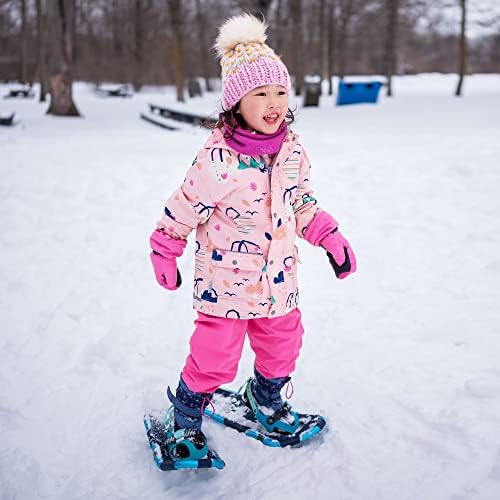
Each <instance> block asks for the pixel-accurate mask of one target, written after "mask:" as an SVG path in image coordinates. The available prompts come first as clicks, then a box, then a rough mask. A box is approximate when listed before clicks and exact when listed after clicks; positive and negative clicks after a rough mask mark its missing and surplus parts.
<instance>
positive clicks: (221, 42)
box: [214, 14, 267, 57]
mask: <svg viewBox="0 0 500 500" xmlns="http://www.w3.org/2000/svg"><path fill="white" fill-rule="evenodd" d="M266 30H267V24H266V23H265V22H264V21H261V20H260V19H257V18H256V17H255V16H252V15H250V14H242V15H240V16H233V17H230V18H229V19H228V20H227V21H225V22H224V24H223V25H222V26H221V27H220V28H219V36H218V37H217V39H216V41H215V45H214V48H215V50H216V51H217V55H218V56H219V57H223V56H225V55H226V54H227V53H228V52H231V50H233V49H234V48H235V47H236V46H237V45H238V44H240V43H243V44H246V43H252V42H254V43H264V42H265V41H266V40H267V36H266Z"/></svg>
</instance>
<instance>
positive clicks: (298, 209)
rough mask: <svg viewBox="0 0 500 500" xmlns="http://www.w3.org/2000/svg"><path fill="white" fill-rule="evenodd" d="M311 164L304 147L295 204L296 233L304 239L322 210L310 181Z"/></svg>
mask: <svg viewBox="0 0 500 500" xmlns="http://www.w3.org/2000/svg"><path fill="white" fill-rule="evenodd" d="M310 174H311V162H310V161H309V157H308V156H307V153H306V150H305V149H304V148H303V147H302V160H301V163H300V170H299V180H298V185H297V194H296V197H295V201H294V203H293V211H294V213H295V223H296V232H297V236H299V238H304V233H305V231H306V229H307V226H308V225H309V223H310V222H311V221H312V220H313V218H314V216H315V215H316V213H317V212H318V211H319V210H320V207H319V206H318V202H317V200H316V198H315V197H314V196H313V193H314V191H313V189H312V187H311V181H310Z"/></svg>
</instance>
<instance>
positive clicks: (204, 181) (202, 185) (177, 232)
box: [157, 149, 224, 239]
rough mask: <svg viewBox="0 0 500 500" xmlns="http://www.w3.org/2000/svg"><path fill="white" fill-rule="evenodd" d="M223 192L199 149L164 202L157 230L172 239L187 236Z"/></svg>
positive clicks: (207, 215)
mask: <svg viewBox="0 0 500 500" xmlns="http://www.w3.org/2000/svg"><path fill="white" fill-rule="evenodd" d="M208 156H209V155H208ZM223 195H224V189H223V188H222V187H221V186H220V185H219V184H218V183H217V178H216V176H215V175H214V169H213V168H212V165H211V164H210V162H209V161H208V158H207V150H203V149H202V150H201V151H200V152H199V153H198V155H197V157H196V158H195V160H194V161H193V164H192V165H191V167H190V168H189V170H188V171H187V173H186V177H185V179H184V181H183V182H182V184H181V185H180V186H179V188H177V189H176V190H175V191H174V192H173V193H172V194H171V195H170V197H169V198H168V199H167V201H166V202H165V206H164V209H163V213H162V215H161V219H160V220H159V221H158V222H157V229H160V230H162V231H164V232H165V233H166V234H168V235H169V236H170V237H172V238H175V239H186V238H187V237H188V235H189V234H190V233H191V231H193V230H194V229H196V227H197V226H198V224H203V223H205V222H206V221H207V220H208V219H209V218H210V216H211V215H212V214H213V212H214V209H215V207H216V205H217V201H220V199H222V197H223Z"/></svg>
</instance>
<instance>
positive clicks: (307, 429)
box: [205, 388, 326, 448]
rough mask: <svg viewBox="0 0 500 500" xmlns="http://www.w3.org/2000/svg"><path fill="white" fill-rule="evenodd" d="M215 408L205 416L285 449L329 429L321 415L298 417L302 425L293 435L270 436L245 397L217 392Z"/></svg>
mask: <svg viewBox="0 0 500 500" xmlns="http://www.w3.org/2000/svg"><path fill="white" fill-rule="evenodd" d="M213 405H214V408H215V411H213V410H212V409H210V408H205V415H207V416H209V417H212V418H213V419H214V420H215V421H216V422H218V423H220V424H222V425H225V426H226V427H231V428H232V429H235V430H237V431H238V432H241V433H243V434H245V435H247V436H249V437H251V438H254V439H257V440H258V441H261V442H262V443H263V444H265V445H266V446H273V447H282V448H283V447H285V446H295V445H299V444H302V443H304V442H305V441H307V440H309V439H311V438H312V437H313V436H315V435H316V434H318V433H320V432H321V431H322V430H323V428H324V427H325V425H326V421H325V419H324V418H323V417H322V416H320V415H310V414H307V413H297V415H298V417H299V421H300V424H299V427H298V429H297V430H296V431H295V432H294V433H293V434H282V433H278V432H273V433H269V432H267V431H266V430H265V429H264V427H263V426H262V425H261V424H260V423H259V422H257V420H256V419H255V417H254V414H253V412H252V411H251V410H250V409H249V408H248V406H247V405H246V404H245V402H244V401H243V398H242V396H241V394H239V393H237V392H234V391H230V390H227V389H223V388H220V389H217V390H216V391H215V394H214V398H213Z"/></svg>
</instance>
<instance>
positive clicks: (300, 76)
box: [290, 0, 304, 96]
mask: <svg viewBox="0 0 500 500" xmlns="http://www.w3.org/2000/svg"><path fill="white" fill-rule="evenodd" d="M290 2H291V5H290V9H291V16H292V25H293V27H292V67H293V73H294V76H295V95H296V96H299V95H301V94H302V85H303V83H304V62H303V58H302V39H303V37H302V0H290Z"/></svg>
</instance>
